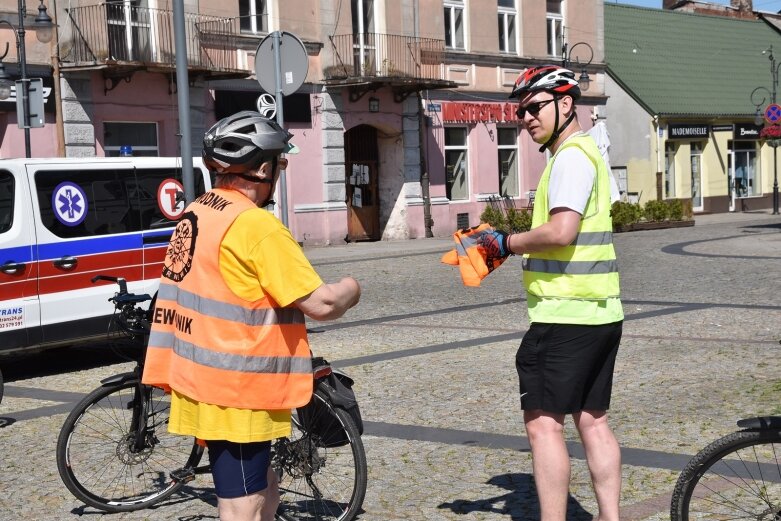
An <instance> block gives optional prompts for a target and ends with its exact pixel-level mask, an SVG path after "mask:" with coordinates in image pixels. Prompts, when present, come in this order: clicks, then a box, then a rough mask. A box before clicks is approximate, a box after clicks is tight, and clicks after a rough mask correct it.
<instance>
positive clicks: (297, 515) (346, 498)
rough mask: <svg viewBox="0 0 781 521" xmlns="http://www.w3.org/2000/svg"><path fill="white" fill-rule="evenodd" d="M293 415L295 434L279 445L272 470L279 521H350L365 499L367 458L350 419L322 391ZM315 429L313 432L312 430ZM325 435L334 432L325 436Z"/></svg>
mask: <svg viewBox="0 0 781 521" xmlns="http://www.w3.org/2000/svg"><path fill="white" fill-rule="evenodd" d="M312 400H313V402H314V405H315V407H310V406H307V407H306V408H302V409H299V411H298V413H294V414H293V432H292V434H291V436H290V437H289V438H282V439H280V440H277V441H276V442H275V443H274V445H273V448H272V465H273V466H274V469H275V470H276V471H277V474H278V475H279V478H280V481H279V492H280V500H281V502H280V506H279V510H278V511H277V517H278V519H282V520H285V521H304V520H311V521H315V520H317V521H321V520H322V521H351V520H352V519H353V518H355V516H356V515H357V514H358V512H359V511H360V509H361V505H362V504H363V498H364V495H365V494H366V472H367V469H366V454H365V452H364V449H363V443H362V442H361V436H360V434H359V433H358V428H357V427H356V426H355V422H354V421H353V419H352V418H351V417H350V415H349V414H348V413H347V412H345V411H344V410H342V409H340V408H338V407H334V406H333V405H332V404H331V403H330V402H329V401H328V400H327V399H326V398H325V396H324V395H323V394H321V392H320V391H317V392H316V393H315V394H314V395H313V396H312ZM310 405H313V404H310ZM315 426H316V427H315ZM325 432H331V433H333V432H336V433H337V434H336V435H335V436H330V437H328V436H327V435H325V434H324V433H325Z"/></svg>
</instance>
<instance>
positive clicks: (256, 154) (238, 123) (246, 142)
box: [203, 110, 298, 174]
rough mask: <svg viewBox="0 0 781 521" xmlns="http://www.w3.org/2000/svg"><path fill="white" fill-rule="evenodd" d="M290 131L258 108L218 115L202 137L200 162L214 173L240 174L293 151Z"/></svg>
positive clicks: (296, 150) (295, 148)
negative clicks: (219, 118) (201, 158)
mask: <svg viewBox="0 0 781 521" xmlns="http://www.w3.org/2000/svg"><path fill="white" fill-rule="evenodd" d="M291 137H292V134H291V133H290V132H288V131H287V130H285V129H283V128H282V127H280V126H279V124H277V122H276V121H273V120H270V119H268V118H264V117H263V116H261V115H260V113H258V112H253V111H251V110H244V111H241V112H237V113H236V114H233V115H232V116H228V117H226V118H223V119H221V120H220V121H218V122H217V123H215V124H214V126H212V128H210V129H209V130H207V131H206V134H205V135H204V137H203V162H204V164H205V165H206V167H207V168H208V169H209V170H212V171H213V172H216V173H217V174H243V173H245V172H247V171H249V170H252V169H254V168H257V167H258V166H260V165H261V164H262V163H263V162H264V161H270V160H272V159H274V158H275V157H277V156H278V155H280V154H283V153H287V154H296V153H298V148H297V147H296V146H295V145H293V144H292V143H290V138H291Z"/></svg>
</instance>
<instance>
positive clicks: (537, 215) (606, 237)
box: [523, 135, 620, 322]
mask: <svg viewBox="0 0 781 521" xmlns="http://www.w3.org/2000/svg"><path fill="white" fill-rule="evenodd" d="M569 147H577V148H579V149H581V150H582V151H583V152H584V153H585V154H586V156H587V157H588V159H589V160H591V162H592V163H593V164H594V167H595V168H596V177H595V179H594V188H593V189H592V191H591V195H590V196H589V199H588V202H587V203H586V207H585V209H584V211H583V215H582V217H581V220H580V226H579V228H578V235H577V236H576V237H575V240H574V241H573V242H572V244H570V245H568V246H563V247H560V248H555V249H552V250H548V251H545V252H538V253H530V254H525V255H524V256H523V283H524V286H525V288H526V291H527V292H528V293H530V294H531V295H533V296H536V297H538V298H541V299H545V298H557V299H563V300H564V301H566V300H570V301H572V305H575V306H576V305H577V302H578V301H582V300H605V299H608V298H614V297H615V298H617V297H618V296H619V293H620V290H619V281H618V266H617V263H616V253H615V250H614V249H613V221H612V218H611V217H610V208H611V200H610V179H609V177H608V176H609V173H608V171H607V166H606V165H605V161H604V160H603V159H602V156H601V154H600V152H599V149H598V148H597V146H596V143H595V142H594V140H593V139H592V138H591V137H590V136H588V135H574V136H572V137H570V138H569V139H567V140H566V141H565V142H564V144H563V145H562V146H561V147H560V148H559V149H558V150H557V151H556V154H554V156H553V157H552V158H551V160H550V161H549V162H548V165H547V166H546V167H545V171H544V172H543V173H542V177H541V178H540V183H539V185H538V186H537V192H536V197H535V202H534V211H533V213H532V228H537V227H538V226H541V225H542V224H544V223H546V222H548V221H550V208H549V207H548V184H549V181H550V173H551V170H552V168H553V163H554V162H555V160H556V157H557V156H558V154H560V153H561V151H562V150H564V149H566V148H569ZM565 305H566V304H565ZM536 319H537V320H538V321H541V322H556V321H557V320H556V317H545V316H542V317H540V316H538V317H536Z"/></svg>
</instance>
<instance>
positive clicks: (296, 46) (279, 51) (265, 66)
mask: <svg viewBox="0 0 781 521" xmlns="http://www.w3.org/2000/svg"><path fill="white" fill-rule="evenodd" d="M269 71H273V74H268V72H269ZM308 71H309V57H308V56H307V54H306V47H304V44H303V42H301V40H299V39H298V38H297V37H296V36H294V35H293V34H291V33H288V32H285V31H281V32H280V31H274V32H273V33H271V34H269V35H267V36H266V37H265V38H263V39H262V40H261V41H260V43H259V44H258V50H257V52H256V53H255V77H256V78H257V79H258V83H260V86H261V87H262V88H263V90H265V91H266V92H268V93H271V92H273V93H274V98H275V99H276V115H277V123H279V126H280V127H284V126H285V114H284V112H283V108H282V96H288V95H290V94H293V93H294V92H295V91H297V90H298V89H299V87H301V85H303V84H304V80H305V79H306V74H307V72H308ZM277 192H278V195H279V197H277V199H279V214H280V218H281V219H280V220H281V221H282V224H284V225H285V226H287V225H288V218H287V180H286V178H285V171H284V170H283V171H281V172H280V173H279V186H278V188H277Z"/></svg>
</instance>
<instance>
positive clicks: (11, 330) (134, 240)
mask: <svg viewBox="0 0 781 521" xmlns="http://www.w3.org/2000/svg"><path fill="white" fill-rule="evenodd" d="M193 173H194V178H195V193H196V196H197V195H200V194H202V193H203V192H205V191H206V190H209V189H210V188H211V186H212V184H211V179H210V176H209V172H208V170H207V169H206V168H205V167H204V165H203V162H202V161H201V160H200V158H193ZM178 192H181V193H178ZM183 212H184V201H183V185H182V169H181V160H180V159H179V158H173V157H170V158H166V157H122V158H94V157H91V158H78V159H72V158H67V159H66V158H55V159H4V160H0V355H2V354H5V353H9V352H14V351H20V350H26V349H37V348H44V347H50V346H57V345H63V344H68V343H74V342H77V341H82V340H87V339H96V338H100V337H104V338H105V335H106V330H107V327H108V323H109V322H108V321H109V317H110V316H111V314H112V312H113V306H112V305H111V303H110V302H108V298H109V297H110V296H112V295H113V294H114V292H115V291H116V289H117V288H116V284H113V283H108V282H100V283H98V284H92V283H91V279H92V277H94V276H95V275H111V276H114V277H124V278H125V279H126V280H127V281H128V289H129V291H131V292H134V293H149V294H150V295H151V294H153V293H154V292H155V290H156V289H157V284H158V280H159V277H160V273H161V271H162V265H163V259H164V256H165V251H166V248H167V246H168V240H169V238H170V237H171V233H172V232H173V229H174V227H175V226H176V222H177V219H178V218H179V217H180V216H181V215H182V213H183Z"/></svg>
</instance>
